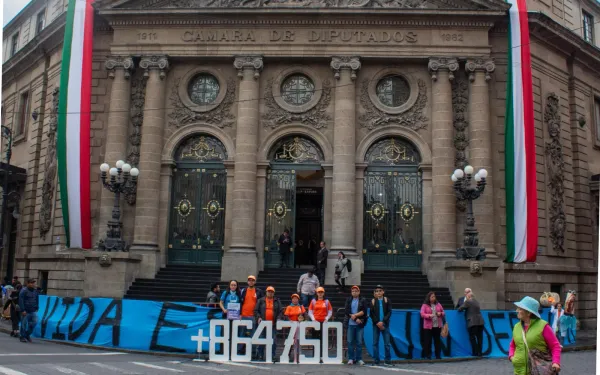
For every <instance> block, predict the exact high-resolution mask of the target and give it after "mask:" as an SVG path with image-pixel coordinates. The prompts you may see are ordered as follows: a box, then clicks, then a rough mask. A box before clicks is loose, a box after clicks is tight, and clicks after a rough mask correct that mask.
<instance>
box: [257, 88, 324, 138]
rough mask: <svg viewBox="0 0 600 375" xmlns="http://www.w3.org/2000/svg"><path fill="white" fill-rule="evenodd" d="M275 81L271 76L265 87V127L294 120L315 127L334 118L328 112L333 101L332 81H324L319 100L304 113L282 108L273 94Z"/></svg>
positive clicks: (318, 127)
mask: <svg viewBox="0 0 600 375" xmlns="http://www.w3.org/2000/svg"><path fill="white" fill-rule="evenodd" d="M273 82H274V78H271V79H270V80H269V81H268V82H267V87H266V88H265V107H266V111H265V113H264V114H263V116H262V120H263V126H264V127H265V128H267V127H269V128H271V129H275V128H277V127H279V126H280V125H284V124H289V123H292V122H300V123H302V124H307V125H310V126H312V127H313V128H315V129H321V128H326V127H327V124H328V123H329V122H330V121H331V120H332V119H331V115H330V114H329V113H327V108H329V104H330V103H331V83H330V82H329V80H326V81H325V82H323V90H322V92H321V98H320V99H319V102H318V103H317V104H316V105H315V106H314V107H312V108H311V109H309V110H307V111H306V112H304V113H291V112H289V111H287V110H285V109H284V108H281V107H280V106H279V105H278V104H277V102H276V101H275V97H274V96H273Z"/></svg>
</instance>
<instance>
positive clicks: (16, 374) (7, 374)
mask: <svg viewBox="0 0 600 375" xmlns="http://www.w3.org/2000/svg"><path fill="white" fill-rule="evenodd" d="M0 374H4V375H27V374H26V373H24V372H21V371H17V370H12V369H9V368H8V367H4V366H0Z"/></svg>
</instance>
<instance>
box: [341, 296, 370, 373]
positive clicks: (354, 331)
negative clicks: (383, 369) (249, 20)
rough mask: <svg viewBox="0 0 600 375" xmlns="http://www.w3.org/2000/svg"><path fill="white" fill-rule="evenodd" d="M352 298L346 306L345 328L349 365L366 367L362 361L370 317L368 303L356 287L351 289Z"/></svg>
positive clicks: (349, 298) (347, 301)
mask: <svg viewBox="0 0 600 375" xmlns="http://www.w3.org/2000/svg"><path fill="white" fill-rule="evenodd" d="M351 293H352V296H351V297H348V299H347V300H346V306H345V309H344V310H345V314H344V315H345V316H344V327H345V328H346V337H347V340H348V364H349V365H353V364H355V363H356V364H357V365H361V366H364V365H365V363H364V362H363V360H362V343H363V334H364V329H365V325H366V324H367V320H368V319H369V316H368V315H367V312H368V310H369V306H368V305H367V301H365V299H364V298H362V297H361V296H360V288H359V287H358V286H356V285H354V286H353V287H352V289H351Z"/></svg>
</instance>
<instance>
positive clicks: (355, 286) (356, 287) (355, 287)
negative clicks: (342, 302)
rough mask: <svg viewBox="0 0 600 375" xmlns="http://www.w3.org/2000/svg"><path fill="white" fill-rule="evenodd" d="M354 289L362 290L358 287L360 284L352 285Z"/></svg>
mask: <svg viewBox="0 0 600 375" xmlns="http://www.w3.org/2000/svg"><path fill="white" fill-rule="evenodd" d="M352 289H356V290H358V291H359V292H360V288H359V287H358V285H354V286H352V288H351V289H350V290H352Z"/></svg>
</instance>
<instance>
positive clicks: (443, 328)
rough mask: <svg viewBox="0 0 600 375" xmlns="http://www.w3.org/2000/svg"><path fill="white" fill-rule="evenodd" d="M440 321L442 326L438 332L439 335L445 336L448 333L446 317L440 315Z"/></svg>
mask: <svg viewBox="0 0 600 375" xmlns="http://www.w3.org/2000/svg"><path fill="white" fill-rule="evenodd" d="M442 322H443V324H444V326H443V327H442V332H440V336H442V337H444V338H446V337H448V335H449V334H450V329H449V328H448V322H446V317H442Z"/></svg>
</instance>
